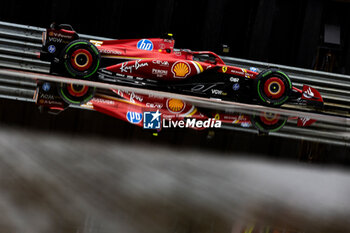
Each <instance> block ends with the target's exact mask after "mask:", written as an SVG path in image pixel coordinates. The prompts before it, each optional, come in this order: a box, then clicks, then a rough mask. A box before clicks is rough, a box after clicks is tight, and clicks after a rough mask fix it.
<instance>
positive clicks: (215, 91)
mask: <svg viewBox="0 0 350 233" xmlns="http://www.w3.org/2000/svg"><path fill="white" fill-rule="evenodd" d="M211 93H212V94H214V95H222V91H221V90H217V89H212V90H211Z"/></svg>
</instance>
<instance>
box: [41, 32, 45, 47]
mask: <svg viewBox="0 0 350 233" xmlns="http://www.w3.org/2000/svg"><path fill="white" fill-rule="evenodd" d="M41 41H42V43H43V46H45V44H46V31H45V32H43V33H42V36H41Z"/></svg>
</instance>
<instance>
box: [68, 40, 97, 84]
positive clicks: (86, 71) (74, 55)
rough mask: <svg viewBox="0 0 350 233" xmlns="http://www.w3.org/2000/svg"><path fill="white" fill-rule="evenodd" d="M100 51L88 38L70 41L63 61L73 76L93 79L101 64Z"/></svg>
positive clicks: (69, 73)
mask: <svg viewBox="0 0 350 233" xmlns="http://www.w3.org/2000/svg"><path fill="white" fill-rule="evenodd" d="M100 60H101V56H100V52H99V51H98V49H97V48H96V46H95V45H93V44H92V43H90V42H88V41H86V40H75V41H72V42H71V43H69V44H68V45H67V46H66V47H65V49H64V50H63V53H62V61H63V62H62V63H63V67H64V69H65V70H66V71H67V73H68V75H69V76H71V77H73V78H79V79H91V78H93V77H94V74H96V72H97V70H98V68H99V66H100Z"/></svg>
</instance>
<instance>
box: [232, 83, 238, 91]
mask: <svg viewBox="0 0 350 233" xmlns="http://www.w3.org/2000/svg"><path fill="white" fill-rule="evenodd" d="M239 87H240V86H239V83H235V84H233V86H232V89H233V90H234V91H238V90H239Z"/></svg>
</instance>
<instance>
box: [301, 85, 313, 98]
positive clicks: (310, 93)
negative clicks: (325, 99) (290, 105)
mask: <svg viewBox="0 0 350 233" xmlns="http://www.w3.org/2000/svg"><path fill="white" fill-rule="evenodd" d="M303 96H304V97H305V98H307V99H311V98H313V97H314V96H315V94H314V93H313V92H312V90H311V88H310V87H309V88H308V89H307V90H306V92H304V93H303Z"/></svg>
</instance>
